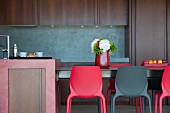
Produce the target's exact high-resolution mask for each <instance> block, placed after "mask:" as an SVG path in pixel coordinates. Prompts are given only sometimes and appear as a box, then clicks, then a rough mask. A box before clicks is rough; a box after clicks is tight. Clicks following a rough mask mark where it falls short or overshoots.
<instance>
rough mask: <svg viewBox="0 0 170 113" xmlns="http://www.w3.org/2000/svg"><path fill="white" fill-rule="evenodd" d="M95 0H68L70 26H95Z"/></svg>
mask: <svg viewBox="0 0 170 113" xmlns="http://www.w3.org/2000/svg"><path fill="white" fill-rule="evenodd" d="M94 24H95V0H68V25H94Z"/></svg>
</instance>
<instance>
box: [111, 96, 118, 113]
mask: <svg viewBox="0 0 170 113" xmlns="http://www.w3.org/2000/svg"><path fill="white" fill-rule="evenodd" d="M116 98H117V95H116V94H115V95H114V94H112V93H111V105H110V113H115V103H116V102H115V101H116Z"/></svg>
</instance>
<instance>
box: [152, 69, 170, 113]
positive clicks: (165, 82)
mask: <svg viewBox="0 0 170 113" xmlns="http://www.w3.org/2000/svg"><path fill="white" fill-rule="evenodd" d="M169 81H170V66H166V68H165V70H164V73H163V76H162V83H161V87H162V92H155V103H154V104H155V105H154V106H155V109H154V113H157V110H158V107H157V105H158V98H159V113H162V99H163V98H165V97H170V82H169Z"/></svg>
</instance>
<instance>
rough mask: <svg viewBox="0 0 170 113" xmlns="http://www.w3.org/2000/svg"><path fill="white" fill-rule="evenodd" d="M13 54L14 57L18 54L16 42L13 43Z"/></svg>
mask: <svg viewBox="0 0 170 113" xmlns="http://www.w3.org/2000/svg"><path fill="white" fill-rule="evenodd" d="M13 55H14V57H17V56H18V48H17V44H14V48H13Z"/></svg>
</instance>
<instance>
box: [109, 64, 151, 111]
mask: <svg viewBox="0 0 170 113" xmlns="http://www.w3.org/2000/svg"><path fill="white" fill-rule="evenodd" d="M147 88H148V81H147V73H146V68H145V67H144V66H123V67H119V68H118V71H117V73H116V78H115V89H116V93H115V94H114V93H112V94H111V112H110V113H114V112H115V100H116V98H117V97H119V96H124V97H130V98H134V97H141V96H142V97H146V98H147V99H148V101H149V110H150V113H152V109H151V99H150V97H149V95H148V92H147Z"/></svg>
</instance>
